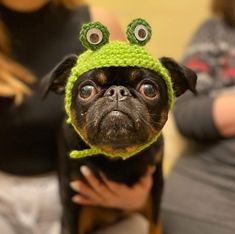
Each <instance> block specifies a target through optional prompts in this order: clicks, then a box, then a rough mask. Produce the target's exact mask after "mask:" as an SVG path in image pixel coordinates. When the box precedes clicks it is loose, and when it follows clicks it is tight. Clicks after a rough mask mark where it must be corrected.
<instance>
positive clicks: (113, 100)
mask: <svg viewBox="0 0 235 234" xmlns="http://www.w3.org/2000/svg"><path fill="white" fill-rule="evenodd" d="M71 107H72V108H71V109H72V118H73V123H74V125H75V126H76V128H77V129H79V132H80V133H81V134H82V135H83V137H84V138H85V139H86V140H87V141H88V142H89V143H90V144H92V145H95V146H97V147H99V148H101V149H103V150H105V151H106V152H109V151H110V152H114V151H115V152H118V151H119V150H123V149H126V150H125V151H127V152H129V151H133V150H135V149H136V148H137V147H138V146H140V145H143V144H146V143H147V142H148V141H150V140H151V139H152V138H153V137H154V136H155V135H156V134H157V132H159V131H160V130H161V129H162V127H163V125H164V124H165V122H166V120H167V113H168V98H167V87H166V84H165V81H164V80H163V79H162V78H161V77H160V76H159V75H158V74H157V73H156V72H153V71H150V70H148V69H144V68H139V67H109V68H100V69H94V70H91V71H89V72H87V73H85V74H83V75H82V76H81V77H80V78H79V79H77V81H76V83H75V85H74V88H73V90H72V105H71Z"/></svg>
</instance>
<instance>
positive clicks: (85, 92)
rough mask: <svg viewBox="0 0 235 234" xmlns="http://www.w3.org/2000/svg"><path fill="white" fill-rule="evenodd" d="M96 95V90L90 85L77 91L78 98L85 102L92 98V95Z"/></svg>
mask: <svg viewBox="0 0 235 234" xmlns="http://www.w3.org/2000/svg"><path fill="white" fill-rule="evenodd" d="M96 93H97V90H96V88H95V87H94V86H93V85H91V84H89V85H84V86H83V87H81V89H80V90H79V97H80V98H81V99H83V100H86V99H89V98H91V97H93V96H94V95H96Z"/></svg>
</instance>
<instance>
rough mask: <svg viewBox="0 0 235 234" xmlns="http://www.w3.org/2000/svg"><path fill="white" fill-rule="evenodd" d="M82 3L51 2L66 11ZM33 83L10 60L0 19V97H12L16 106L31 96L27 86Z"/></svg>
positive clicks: (25, 71) (8, 40)
mask: <svg viewBox="0 0 235 234" xmlns="http://www.w3.org/2000/svg"><path fill="white" fill-rule="evenodd" d="M82 3H83V1H82V0H53V4H55V5H62V6H64V7H65V8H68V9H74V8H75V7H77V6H79V5H80V4H82ZM35 81H36V78H35V76H34V75H33V74H32V72H30V71H29V70H28V69H27V68H25V67H24V66H22V65H21V64H19V63H18V62H17V61H14V60H13V59H12V58H11V38H10V37H9V34H8V30H7V27H6V26H5V24H4V22H3V21H2V20H1V19H0V97H12V98H14V100H15V103H16V104H20V103H21V102H22V100H23V98H24V96H26V95H30V94H31V89H30V88H29V85H30V84H32V83H33V82H35Z"/></svg>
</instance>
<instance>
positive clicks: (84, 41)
mask: <svg viewBox="0 0 235 234" xmlns="http://www.w3.org/2000/svg"><path fill="white" fill-rule="evenodd" d="M92 29H99V30H100V31H101V32H102V40H101V41H100V42H99V43H98V44H91V43H90V42H89V41H88V40H87V32H88V31H89V30H92ZM79 39H80V41H81V43H82V45H83V46H84V47H85V48H87V49H90V50H97V49H99V48H100V47H102V46H103V45H105V44H107V43H108V42H109V31H108V29H107V28H106V27H105V26H104V25H102V24H101V23H100V22H90V23H87V24H84V25H83V26H82V29H81V31H80V36H79Z"/></svg>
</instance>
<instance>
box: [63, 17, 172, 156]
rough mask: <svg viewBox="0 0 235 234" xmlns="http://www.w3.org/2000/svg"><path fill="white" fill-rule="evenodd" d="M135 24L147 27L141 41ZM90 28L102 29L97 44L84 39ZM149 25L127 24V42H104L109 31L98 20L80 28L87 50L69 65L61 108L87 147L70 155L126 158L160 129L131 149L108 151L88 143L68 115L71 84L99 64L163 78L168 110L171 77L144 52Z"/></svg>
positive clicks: (142, 22) (138, 150) (106, 40)
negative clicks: (135, 69) (145, 71)
mask: <svg viewBox="0 0 235 234" xmlns="http://www.w3.org/2000/svg"><path fill="white" fill-rule="evenodd" d="M138 25H141V27H142V26H144V27H145V29H146V30H147V33H148V34H147V37H146V38H145V39H144V40H143V41H139V40H138V39H137V38H136V37H135V29H136V27H137V26H138ZM92 28H98V29H99V30H100V31H101V32H102V35H103V37H102V40H101V42H100V43H98V44H96V45H94V44H91V43H90V42H89V41H88V40H87V32H88V31H89V30H90V29H92ZM151 33H152V31H151V27H150V26H149V24H148V23H147V22H146V21H145V20H143V19H135V20H133V21H132V22H131V23H130V24H129V25H128V29H127V37H128V40H129V42H122V41H112V42H109V43H108V40H109V39H108V38H109V32H108V30H107V28H106V27H105V26H103V25H102V24H101V23H99V22H94V23H88V24H86V25H84V26H83V27H82V31H81V33H80V40H81V42H82V44H83V45H84V47H86V48H88V49H90V50H87V51H86V52H84V53H82V54H81V55H80V56H79V57H78V60H77V62H76V64H75V66H74V67H73V68H72V70H71V73H70V76H69V78H68V82H67V84H66V88H65V110H66V113H67V116H68V119H67V123H68V124H71V125H72V126H73V128H74V130H75V131H76V132H77V133H78V135H79V136H80V137H81V138H82V139H83V141H84V142H86V144H87V145H89V146H90V149H85V150H81V151H78V150H73V151H72V152H71V153H70V157H71V158H82V157H87V156H92V155H97V154H103V155H106V156H107V157H121V158H122V159H127V158H129V157H131V156H133V155H135V154H137V153H139V152H140V151H142V150H144V149H145V148H147V147H148V146H150V145H151V144H152V143H154V142H155V141H156V140H157V139H158V137H159V136H160V135H161V132H158V133H157V134H156V136H154V137H153V138H152V139H151V140H150V141H149V142H148V143H147V144H145V145H140V146H139V147H138V148H137V150H136V151H135V152H132V153H130V152H126V151H123V152H119V153H109V152H105V151H103V150H101V149H100V148H98V147H96V146H94V145H91V144H90V143H89V142H88V141H87V140H86V139H84V137H83V136H82V134H81V133H80V131H79V129H77V128H76V126H75V124H74V122H73V119H72V115H71V105H72V91H73V88H74V84H75V82H76V81H77V79H79V77H80V76H81V75H83V74H84V73H86V72H88V71H91V70H92V69H95V68H102V67H129V66H130V67H143V68H147V69H150V70H152V71H155V72H157V73H158V74H159V75H160V76H161V77H162V78H163V79H164V81H165V83H166V86H167V94H168V107H169V109H171V108H172V106H173V101H174V91H173V85H172V82H171V78H170V76H169V73H168V71H167V69H166V68H165V67H164V66H163V65H162V64H161V62H160V61H159V60H158V59H155V58H154V57H153V56H152V55H151V54H150V53H148V52H147V51H146V50H145V48H144V47H143V45H145V44H146V43H147V42H148V41H149V39H150V38H151Z"/></svg>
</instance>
